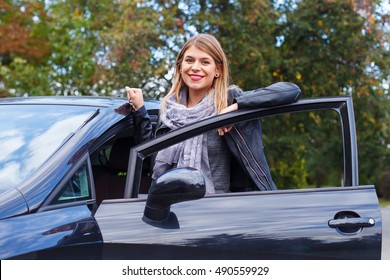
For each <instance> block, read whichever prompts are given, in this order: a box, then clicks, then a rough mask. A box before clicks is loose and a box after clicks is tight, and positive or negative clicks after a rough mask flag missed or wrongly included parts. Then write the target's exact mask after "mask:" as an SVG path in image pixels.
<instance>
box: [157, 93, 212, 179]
mask: <svg viewBox="0 0 390 280" xmlns="http://www.w3.org/2000/svg"><path fill="white" fill-rule="evenodd" d="M187 96H188V94H187V91H181V92H180V94H179V98H180V101H181V104H179V103H178V102H177V101H176V96H175V95H172V96H171V97H169V98H168V99H167V102H166V110H165V112H164V113H163V114H162V115H161V121H162V123H163V124H165V125H166V126H167V127H168V128H170V129H171V130H175V129H178V128H180V127H183V126H186V125H188V124H191V123H195V122H198V121H200V120H203V119H205V118H208V117H210V116H213V115H215V108H214V91H212V92H210V93H209V94H206V95H205V97H204V98H203V99H202V101H201V102H199V103H198V104H197V105H196V106H194V107H192V108H187V106H185V105H183V104H187ZM203 143H207V134H201V135H198V136H196V137H193V138H190V139H187V140H186V141H184V142H181V143H178V144H175V145H173V146H171V147H168V148H166V149H164V150H161V151H160V152H158V154H157V156H156V162H155V165H154V169H153V178H154V179H155V178H157V177H158V176H160V175H161V174H162V173H164V172H165V171H166V170H167V169H169V168H171V167H193V168H196V169H198V170H200V171H202V172H203V173H204V174H208V173H209V172H210V171H209V169H210V167H209V165H208V162H209V161H208V153H207V145H204V144H203ZM202 159H203V160H202ZM205 164H206V165H205Z"/></svg>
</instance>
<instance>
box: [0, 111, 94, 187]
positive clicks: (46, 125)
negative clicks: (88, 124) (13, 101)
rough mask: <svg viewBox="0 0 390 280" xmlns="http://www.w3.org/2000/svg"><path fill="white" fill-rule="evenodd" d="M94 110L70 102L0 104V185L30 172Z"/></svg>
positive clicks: (25, 175)
mask: <svg viewBox="0 0 390 280" xmlns="http://www.w3.org/2000/svg"><path fill="white" fill-rule="evenodd" d="M95 110H96V108H95V107H84V106H70V105H52V106H46V105H31V104H30V105H8V106H7V105H0V142H1V145H0V188H1V189H9V188H13V187H15V186H16V185H17V184H19V183H20V182H21V181H22V180H24V179H25V178H28V177H29V176H31V174H33V173H34V172H35V171H36V170H37V169H38V167H39V166H40V165H41V164H42V163H44V162H45V161H46V160H47V159H48V158H49V157H50V156H51V155H52V154H53V152H54V151H55V150H56V149H58V148H59V147H60V146H61V144H62V143H63V142H64V141H65V140H66V139H67V137H68V136H69V135H70V134H71V133H72V132H75V131H76V130H77V129H78V128H79V127H80V126H81V125H82V124H83V122H84V121H85V120H86V119H87V118H88V117H89V116H90V115H91V114H92V113H93V112H94V111H95Z"/></svg>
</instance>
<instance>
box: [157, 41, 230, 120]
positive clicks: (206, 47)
mask: <svg viewBox="0 0 390 280" xmlns="http://www.w3.org/2000/svg"><path fill="white" fill-rule="evenodd" d="M191 46H195V47H197V48H198V49H200V50H201V51H203V52H205V53H207V54H208V55H210V56H211V57H212V58H213V60H214V62H215V64H216V65H217V67H218V69H219V77H218V78H215V79H214V82H213V87H214V105H215V111H216V113H219V112H221V110H222V109H224V108H226V107H227V90H228V84H229V67H228V62H227V59H226V56H225V53H224V51H223V49H222V47H221V44H220V43H219V42H218V40H217V39H216V38H215V37H214V36H212V35H209V34H198V35H195V36H192V37H191V38H190V39H189V40H188V41H187V42H186V43H185V44H184V45H183V47H182V49H181V50H180V52H179V54H178V55H177V58H176V67H175V74H174V77H173V84H172V87H171V89H170V91H169V92H168V94H167V95H165V96H164V98H163V99H162V101H161V112H164V111H165V107H166V100H167V99H168V98H169V97H170V96H172V95H174V94H176V99H177V102H180V100H179V93H180V91H181V90H182V89H183V88H185V87H186V84H185V83H184V81H183V78H182V76H181V74H180V71H181V64H182V62H183V57H184V53H185V52H186V51H187V50H188V49H189V48H190V47H191Z"/></svg>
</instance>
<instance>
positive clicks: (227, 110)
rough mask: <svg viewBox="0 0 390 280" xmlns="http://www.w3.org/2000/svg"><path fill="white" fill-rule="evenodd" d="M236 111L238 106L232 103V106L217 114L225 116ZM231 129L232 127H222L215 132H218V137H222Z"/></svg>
mask: <svg viewBox="0 0 390 280" xmlns="http://www.w3.org/2000/svg"><path fill="white" fill-rule="evenodd" d="M237 110H238V104H237V103H233V104H232V105H230V106H228V107H226V108H225V109H223V110H222V111H221V112H220V113H219V114H226V113H229V112H233V111H237ZM232 128H233V125H229V126H225V127H222V128H218V130H217V132H218V135H219V136H224V135H225V133H228V132H229V131H230V130H232Z"/></svg>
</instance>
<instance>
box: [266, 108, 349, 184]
mask: <svg viewBox="0 0 390 280" xmlns="http://www.w3.org/2000/svg"><path fill="white" fill-rule="evenodd" d="M262 127H263V144H264V150H265V153H266V157H267V161H268V164H269V166H270V169H271V173H272V177H273V179H274V181H275V184H276V185H277V186H278V189H297V188H320V187H334V186H341V185H343V184H344V182H343V172H344V171H343V167H344V160H343V143H342V130H341V122H340V117H339V115H338V113H337V112H336V111H334V110H322V111H306V112H298V113H289V114H283V115H276V116H269V117H265V118H263V119H262Z"/></svg>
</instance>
